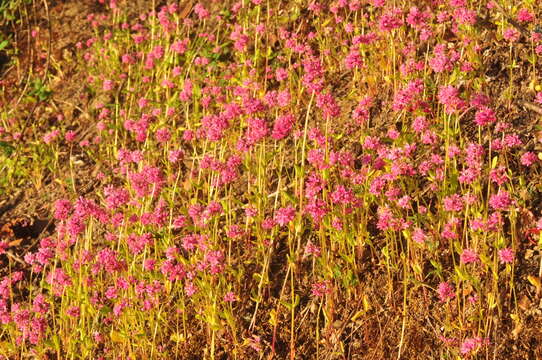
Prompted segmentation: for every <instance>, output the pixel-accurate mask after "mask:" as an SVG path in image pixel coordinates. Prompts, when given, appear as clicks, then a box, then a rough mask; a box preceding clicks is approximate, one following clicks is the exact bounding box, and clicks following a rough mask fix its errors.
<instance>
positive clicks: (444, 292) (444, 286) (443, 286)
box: [437, 282, 455, 302]
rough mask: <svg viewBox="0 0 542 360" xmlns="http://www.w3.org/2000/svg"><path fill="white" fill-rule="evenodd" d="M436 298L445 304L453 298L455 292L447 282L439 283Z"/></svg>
mask: <svg viewBox="0 0 542 360" xmlns="http://www.w3.org/2000/svg"><path fill="white" fill-rule="evenodd" d="M437 292H438V297H439V299H440V301H441V302H446V301H448V300H450V299H453V298H454V297H455V290H454V287H453V286H452V285H450V284H449V283H448V282H441V283H440V284H439V286H438V289H437Z"/></svg>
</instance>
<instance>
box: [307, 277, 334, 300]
mask: <svg viewBox="0 0 542 360" xmlns="http://www.w3.org/2000/svg"><path fill="white" fill-rule="evenodd" d="M311 288H312V290H311V291H312V295H314V296H318V297H322V296H324V295H327V294H331V291H332V288H331V283H330V282H329V281H321V282H317V283H314V284H312V287H311Z"/></svg>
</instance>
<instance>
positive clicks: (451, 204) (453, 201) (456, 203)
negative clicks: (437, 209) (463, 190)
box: [443, 194, 463, 211]
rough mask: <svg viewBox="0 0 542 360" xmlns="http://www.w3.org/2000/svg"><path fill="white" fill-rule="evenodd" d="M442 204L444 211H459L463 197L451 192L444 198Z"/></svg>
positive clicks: (461, 208)
mask: <svg viewBox="0 0 542 360" xmlns="http://www.w3.org/2000/svg"><path fill="white" fill-rule="evenodd" d="M443 205H444V210H446V211H461V210H463V199H462V198H461V196H459V195H458V194H453V195H450V196H447V197H445V198H444V200H443Z"/></svg>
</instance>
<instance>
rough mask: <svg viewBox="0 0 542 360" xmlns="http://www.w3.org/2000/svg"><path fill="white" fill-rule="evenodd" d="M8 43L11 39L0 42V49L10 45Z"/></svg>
mask: <svg viewBox="0 0 542 360" xmlns="http://www.w3.org/2000/svg"><path fill="white" fill-rule="evenodd" d="M8 44H9V41H7V40H4V41H2V42H0V50H2V49H4V48H5V47H6V46H8Z"/></svg>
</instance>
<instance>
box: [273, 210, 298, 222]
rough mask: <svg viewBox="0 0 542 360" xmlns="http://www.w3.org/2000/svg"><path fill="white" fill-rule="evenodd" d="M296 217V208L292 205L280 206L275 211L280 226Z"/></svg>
mask: <svg viewBox="0 0 542 360" xmlns="http://www.w3.org/2000/svg"><path fill="white" fill-rule="evenodd" d="M294 217H295V209H294V208H293V207H292V206H288V207H284V208H280V209H278V210H277V211H276V213H275V221H276V222H277V224H279V225H280V226H284V225H286V224H287V223H289V222H290V221H292V220H293V219H294Z"/></svg>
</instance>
